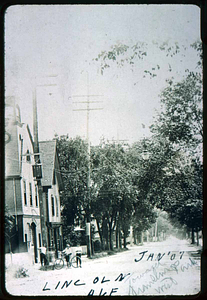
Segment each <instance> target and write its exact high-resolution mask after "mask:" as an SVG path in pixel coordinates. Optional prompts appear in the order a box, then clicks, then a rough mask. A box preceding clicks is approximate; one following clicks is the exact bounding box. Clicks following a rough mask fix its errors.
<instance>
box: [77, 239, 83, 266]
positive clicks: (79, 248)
mask: <svg viewBox="0 0 207 300" xmlns="http://www.w3.org/2000/svg"><path fill="white" fill-rule="evenodd" d="M75 252H76V263H77V267H78V262H79V264H80V268H82V266H81V255H82V247H81V246H80V244H78V246H77V247H76V249H75ZM78 257H79V258H80V259H78Z"/></svg>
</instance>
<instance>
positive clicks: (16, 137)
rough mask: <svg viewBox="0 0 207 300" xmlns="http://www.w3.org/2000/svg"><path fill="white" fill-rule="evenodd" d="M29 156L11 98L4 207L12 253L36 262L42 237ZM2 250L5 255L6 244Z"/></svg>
mask: <svg viewBox="0 0 207 300" xmlns="http://www.w3.org/2000/svg"><path fill="white" fill-rule="evenodd" d="M33 153H34V151H33V140H32V135H31V132H30V129H29V127H28V126H27V125H25V124H23V123H22V122H21V115H20V109H19V107H18V106H17V105H15V100H14V98H13V97H8V98H7V99H6V104H5V206H6V207H7V210H8V211H9V213H10V214H12V215H14V216H15V227H14V229H13V237H12V241H11V242H12V243H11V245H12V252H13V253H16V252H30V253H31V255H32V257H33V260H34V262H37V261H38V259H39V253H38V250H37V248H38V247H39V246H40V245H41V241H42V236H41V225H40V207H39V195H38V186H37V182H36V180H35V178H34V177H33V165H34V163H35V162H34V155H33ZM5 246H6V251H8V245H7V242H6V245H5Z"/></svg>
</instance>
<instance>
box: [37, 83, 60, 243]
mask: <svg viewBox="0 0 207 300" xmlns="http://www.w3.org/2000/svg"><path fill="white" fill-rule="evenodd" d="M56 85H57V84H40V85H36V87H35V88H34V92H33V134H34V160H35V165H34V166H33V172H34V174H33V175H35V178H36V182H37V187H38V198H39V205H40V226H41V233H42V242H43V245H47V230H46V219H45V203H44V200H43V187H42V183H41V178H42V168H41V167H42V166H41V158H40V153H39V138H38V113H37V88H38V87H44V86H56ZM48 246H49V245H47V247H48Z"/></svg>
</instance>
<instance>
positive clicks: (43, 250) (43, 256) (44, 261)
mask: <svg viewBox="0 0 207 300" xmlns="http://www.w3.org/2000/svg"><path fill="white" fill-rule="evenodd" d="M38 250H40V261H41V266H46V265H48V260H47V256H46V252H47V248H46V247H45V245H43V246H42V247H39V248H38Z"/></svg>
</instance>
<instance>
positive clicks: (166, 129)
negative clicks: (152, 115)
mask: <svg viewBox="0 0 207 300" xmlns="http://www.w3.org/2000/svg"><path fill="white" fill-rule="evenodd" d="M167 84H168V86H167V87H166V88H165V89H164V90H163V91H162V93H161V95H160V99H161V104H162V111H161V113H159V114H158V116H157V119H156V120H155V122H154V124H153V125H152V126H151V131H152V132H153V133H155V134H159V135H161V136H162V137H164V138H167V139H168V140H169V142H170V143H172V144H174V146H175V147H176V146H177V147H179V148H180V149H181V148H182V149H186V150H188V151H191V153H193V152H196V151H197V150H198V147H199V146H200V145H201V143H202V137H203V131H202V79H201V74H200V73H193V72H190V73H189V74H188V75H187V77H186V78H185V79H183V80H182V81H181V82H177V83H174V82H173V80H168V81H167Z"/></svg>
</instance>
